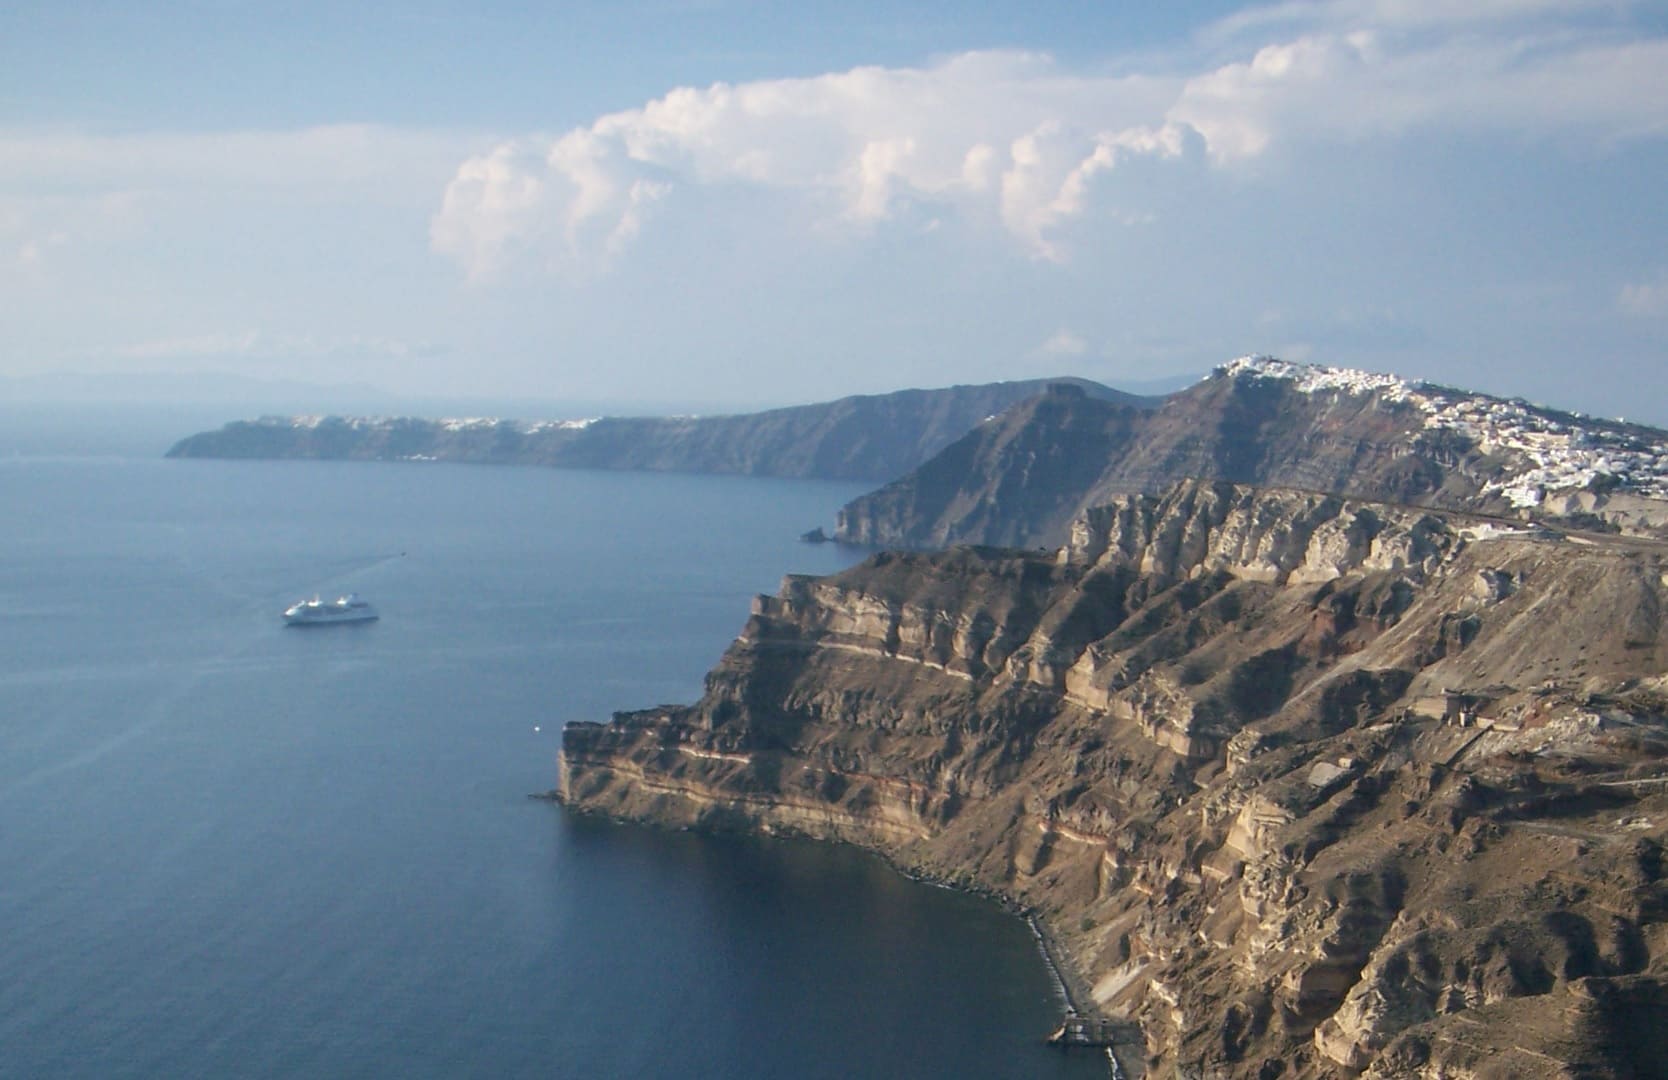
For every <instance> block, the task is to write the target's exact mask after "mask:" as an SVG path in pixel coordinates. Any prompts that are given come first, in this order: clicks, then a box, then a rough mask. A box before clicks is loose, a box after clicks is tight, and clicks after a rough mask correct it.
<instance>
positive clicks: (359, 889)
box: [0, 413, 1108, 1080]
mask: <svg viewBox="0 0 1668 1080" xmlns="http://www.w3.org/2000/svg"><path fill="white" fill-rule="evenodd" d="M4 419H6V418H5V417H4V416H3V415H0V420H4ZM14 419H15V418H14ZM78 423H79V424H81V425H82V426H81V427H79V428H78V427H77V424H78ZM89 423H90V421H88V420H87V418H86V417H80V418H79V419H78V418H77V416H76V415H75V414H73V413H71V414H67V415H65V416H61V417H56V418H55V419H54V420H53V421H52V422H50V423H47V422H44V421H43V422H37V423H35V424H34V425H33V426H30V425H27V424H23V423H21V421H19V422H17V423H13V424H12V425H10V426H9V427H6V430H7V431H9V432H10V433H11V441H10V442H8V441H7V438H6V437H5V436H3V435H0V972H3V973H4V975H3V977H0V1077H7V1078H10V1077H54V1078H57V1077H99V1078H112V1077H448V1078H449V1077H574V1078H613V1077H622V1078H623V1077H632V1078H637V1077H648V1078H658V1077H664V1078H667V1080H671V1078H685V1080H687V1078H731V1077H783V1078H823V1077H826V1078H830V1080H832V1078H854V1077H925V1078H934V1077H945V1078H949V1077H955V1078H959V1080H965V1078H970V1077H971V1078H976V1077H1013V1078H1030V1077H1046V1078H1055V1077H1059V1078H1079V1077H1084V1078H1086V1077H1097V1078H1099V1077H1105V1076H1106V1075H1107V1074H1108V1066H1107V1062H1106V1060H1105V1058H1104V1057H1100V1056H1097V1055H1096V1054H1095V1053H1093V1052H1087V1051H1073V1052H1064V1051H1059V1050H1055V1049H1052V1048H1049V1047H1046V1046H1045V1045H1043V1037H1044V1036H1045V1035H1046V1034H1047V1033H1048V1032H1049V1031H1050V1030H1051V1029H1052V1028H1053V1026H1054V1025H1055V1024H1056V1023H1057V1021H1058V1019H1059V1016H1060V1009H1061V1002H1060V1001H1059V999H1058V998H1057V997H1056V994H1055V991H1054V989H1053V985H1052V982H1051V980H1050V978H1049V975H1048V973H1047V971H1046V969H1045V967H1044V964H1043V961H1042V958H1041V956H1040V954H1039V952H1038V949H1037V945H1036V943H1035V940H1034V939H1033V937H1032V935H1031V932H1030V930H1029V929H1028V927H1027V926H1026V925H1025V924H1024V923H1023V922H1022V921H1020V920H1019V919H1017V918H1016V917H1014V916H1012V915H1010V914H1008V913H1005V912H1003V911H1002V910H1000V909H999V908H997V907H996V906H995V905H994V904H992V903H990V902H989V901H987V900H984V899H981V898H978V897H974V896H969V895H965V894H962V893H959V892H955V891H951V890H947V889H943V888H938V887H934V886H931V885H928V884H924V883H920V882H916V881H912V880H909V879H907V878H906V877H904V876H902V875H900V874H898V873H897V872H895V871H894V870H892V869H891V868H889V867H887V866H886V865H884V864H883V863H881V862H880V861H879V860H877V859H876V858H874V857H872V856H870V855H868V854H866V853H864V852H862V851H859V850H856V849H853V848H849V847H840V846H833V845H823V844H817V843H812V842H808V841H791V840H782V839H765V838H749V837H737V836H707V835H700V834H696V833H690V832H675V831H666V830H658V829H654V828H648V827H643V826H630V825H621V824H616V823H611V822H606V821H602V820H597V819H593V818H586V817H583V816H578V815H575V814H573V813H571V812H569V811H567V810H565V809H564V808H562V807H560V806H557V805H554V804H552V803H550V802H547V801H540V800H536V799H531V798H529V797H528V796H529V795H532V794H535V793H539V792H544V791H547V790H548V789H549V788H551V787H552V786H553V784H554V782H555V770H554V758H555V754H556V750H557V746H558V743H559V739H560V732H561V728H562V725H563V724H564V723H566V722H568V721H572V720H601V719H606V718H607V717H608V716H609V714H610V713H611V712H612V711H614V710H617V709H632V708H641V707H646V706H650V705H655V704H658V703H664V702H678V701H691V700H693V699H694V698H695V697H697V696H698V695H699V694H700V691H701V682H702V676H703V675H704V673H705V672H706V671H707V670H708V669H709V668H710V667H711V666H712V665H713V663H714V662H715V661H716V660H717V659H718V658H719V656H720V655H721V654H722V652H723V650H724V649H725V647H726V646H727V645H728V643H729V642H730V640H731V639H732V638H733V637H734V635H735V634H736V633H737V632H738V631H739V630H740V629H741V626H742V623H743V621H744V619H745V617H746V613H747V605H748V602H749V599H750V598H751V596H752V595H753V594H755V593H758V592H770V591H774V590H775V588H776V586H777V584H778V582H779V580H780V578H781V576H782V575H783V574H784V573H788V572H795V573H819V574H820V573H829V572H832V571H835V570H838V569H840V568H842V567H844V566H846V565H848V564H849V563H851V562H852V561H854V560H855V559H856V558H858V557H859V553H855V552H852V551H849V550H846V549H842V548H839V547H835V546H833V545H821V546H817V545H808V544H803V543H800V542H799V541H798V540H797V536H798V535H799V533H801V532H803V531H804V530H806V529H809V528H811V527H813V526H816V525H819V524H820V525H827V524H828V523H830V522H831V521H832V518H833V515H834V510H835V509H836V508H837V507H838V506H839V505H840V504H841V503H843V502H844V501H845V500H847V499H849V498H850V497H852V496H853V495H855V494H857V493H858V492H859V490H860V489H859V488H858V487H856V486H853V485H842V484H829V483H812V482H787V481H777V480H762V479H749V478H738V477H713V476H683V475H656V474H642V473H614V472H584V471H556V470H545V469H531V468H495V467H480V466H475V467H471V466H454V465H444V464H415V463H413V464H369V463H346V462H238V461H172V460H164V459H163V457H162V450H163V448H164V447H165V446H166V445H167V441H166V440H161V441H157V435H158V430H156V425H152V427H151V428H146V429H143V430H142V431H141V430H140V429H137V428H136V429H135V432H136V433H135V434H134V435H132V436H131V437H125V438H124V437H123V435H122V433H121V431H120V430H113V429H112V426H111V425H116V428H118V429H119V428H120V424H121V423H122V418H121V417H120V416H119V415H117V416H115V417H114V418H112V417H109V416H105V417H100V418H98V419H97V423H96V427H88V426H87V425H88V424H89ZM4 426H5V425H0V427H4ZM190 430H195V429H194V428H187V429H185V430H183V431H176V432H175V434H185V433H187V432H188V431H190ZM348 591H357V592H359V593H360V594H362V595H363V596H364V597H366V598H367V599H369V600H370V601H371V602H373V603H374V604H375V605H377V607H378V608H379V609H380V611H381V613H382V618H381V619H380V620H378V621H376V622H374V623H366V624H355V625H341V626H331V627H313V628H290V627H286V626H284V625H283V623H282V622H281V620H280V619H279V612H280V611H281V610H282V609H283V608H284V607H285V606H286V605H288V604H290V603H291V602H293V601H295V600H297V599H302V598H305V597H310V596H313V595H315V594H317V595H319V596H323V597H326V598H328V597H331V596H334V595H336V594H339V593H344V592H348Z"/></svg>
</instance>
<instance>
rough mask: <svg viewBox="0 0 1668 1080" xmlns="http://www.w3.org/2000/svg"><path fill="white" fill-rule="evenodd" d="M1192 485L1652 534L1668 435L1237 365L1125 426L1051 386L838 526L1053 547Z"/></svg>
mask: <svg viewBox="0 0 1668 1080" xmlns="http://www.w3.org/2000/svg"><path fill="white" fill-rule="evenodd" d="M1194 477H1206V478H1212V479H1222V480H1232V481H1235V482H1238V483H1248V484H1261V485H1269V486H1279V487H1292V488H1303V489H1308V490H1314V491H1336V492H1344V493H1347V494H1350V495H1354V496H1358V497H1361V498H1366V499H1373V500H1379V501H1385V502H1398V503H1411V504H1416V505H1423V506H1432V507H1441V508H1447V509H1457V510H1465V511H1473V512H1483V513H1493V514H1501V515H1506V516H1512V517H1519V518H1523V519H1546V520H1556V521H1561V522H1564V523H1568V524H1577V525H1586V526H1589V527H1599V528H1608V529H1619V530H1622V531H1628V532H1639V533H1655V534H1662V533H1665V532H1668V432H1663V431H1658V430H1656V429H1652V428H1646V427H1641V426H1638V425H1630V424H1624V423H1621V422H1619V421H1607V420H1600V419H1595V418H1592V417H1581V416H1575V415H1572V414H1569V413H1562V412H1557V411H1555V410H1550V409H1545V408H1541V407H1539V406H1533V405H1530V404H1528V403H1526V402H1522V401H1506V400H1502V399H1499V398H1493V397H1489V396H1488V395H1485V394H1475V393H1470V392H1467V391H1462V390H1455V389H1452V388H1448V387H1440V386H1434V385H1430V384H1426V383H1411V382H1407V381H1405V380H1401V379H1397V378H1394V377H1392V376H1386V375H1373V374H1368V373H1365V372H1358V371H1349V370H1344V369H1338V368H1324V367H1315V366H1310V365H1300V364H1286V363H1282V362H1280V361H1278V360H1272V359H1268V358H1263V357H1247V358H1244V359H1241V360H1236V361H1234V362H1233V363H1231V364H1227V365H1225V366H1223V367H1221V368H1218V369H1217V370H1216V371H1215V372H1214V373H1213V374H1212V375H1211V376H1210V377H1209V378H1207V379H1205V380H1203V381H1202V382H1200V383H1198V384H1197V385H1195V386H1193V387H1191V388H1190V389H1188V390H1185V391H1182V392H1180V393H1177V394H1173V395H1171V396H1170V397H1169V398H1167V399H1165V400H1164V402H1163V404H1162V406H1161V407H1159V408H1157V409H1150V410H1135V409H1130V408H1127V407H1124V406H1123V405H1121V404H1120V403H1117V402H1107V401H1101V400H1095V399H1091V398H1089V397H1087V396H1085V395H1081V394H1078V393H1076V392H1075V391H1073V390H1071V389H1070V388H1062V389H1061V390H1060V391H1058V392H1056V393H1055V394H1054V395H1052V398H1051V400H1049V401H1047V402H1046V403H1037V404H1033V405H1031V406H1028V407H1026V408H1020V409H1013V410H1010V411H1008V412H1007V413H1005V414H1003V415H1001V416H998V417H993V418H992V419H990V420H988V421H986V422H985V423H983V424H981V425H979V427H978V428H976V429H975V430H973V431H972V432H970V433H969V434H967V435H966V436H964V437H963V438H962V439H961V440H959V441H957V442H956V443H954V444H952V445H951V446H949V447H948V448H946V449H945V450H944V452H943V453H942V454H940V455H939V456H938V457H937V458H934V459H932V460H930V461H927V462H925V463H924V464H923V465H922V466H921V467H920V468H919V469H917V470H916V471H915V472H913V473H910V474H909V475H907V476H903V477H901V478H899V479H898V480H895V481H894V482H892V483H891V484H888V485H887V486H886V487H883V488H881V489H880V490H879V491H876V492H874V493H871V494H869V495H865V496H863V497H861V498H859V499H857V500H855V501H854V502H852V503H850V504H849V505H847V506H846V507H845V508H844V509H843V510H842V511H841V512H840V520H839V526H838V529H837V536H838V537H839V538H840V539H842V540H847V541H850V542H854V543H863V544H874V545H885V546H896V547H910V548H933V547H941V546H944V545H947V544H956V543H980V544H1017V545H1023V546H1030V545H1033V544H1048V545H1053V544H1058V543H1061V542H1063V541H1064V539H1065V535H1066V530H1067V528H1068V527H1069V526H1070V523H1071V522H1072V520H1073V519H1074V518H1075V517H1076V516H1077V515H1078V514H1080V513H1082V512H1083V511H1084V510H1086V509H1088V508H1089V507H1091V506H1095V505H1098V504H1100V503H1103V502H1105V501H1106V500H1107V499H1109V498H1111V497H1112V496H1114V495H1117V494H1122V493H1127V492H1158V491H1163V490H1166V489H1167V488H1168V487H1169V486H1170V485H1172V484H1175V483H1177V482H1178V481H1181V480H1185V479H1190V478H1194Z"/></svg>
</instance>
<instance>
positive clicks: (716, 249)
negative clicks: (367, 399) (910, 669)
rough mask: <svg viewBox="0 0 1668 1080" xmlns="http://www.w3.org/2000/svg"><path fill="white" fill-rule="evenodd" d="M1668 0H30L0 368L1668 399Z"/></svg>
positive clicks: (762, 400) (12, 67) (776, 385)
mask: <svg viewBox="0 0 1668 1080" xmlns="http://www.w3.org/2000/svg"><path fill="white" fill-rule="evenodd" d="M1664 177H1668V6H1664V5H1662V4H1660V3H1630V2H1628V0H1604V2H1587V0H1475V2H1472V3H1468V4H1464V5H1459V4H1452V3H1447V2H1439V0H1316V2H1310V0H1286V2H1282V3H1276V4H1272V5H1243V4H1227V3H1202V4H1192V5H1164V6H1162V8H1160V6H1159V5H1113V4H1091V3H1056V4H1046V3H1032V4H1024V5H1011V6H1005V7H1003V6H989V5H985V6H980V8H979V9H978V10H977V11H973V10H962V9H960V8H958V7H956V6H951V5H937V4H914V5H900V4H886V5H879V4H863V3H845V4H821V3H811V4H795V5H772V4H763V3H729V2H725V0H704V2H703V0H689V2H670V0H669V2H664V3H654V4H620V3H615V4H569V5H562V6H556V5H536V4H491V3H485V4H469V5H464V4H459V3H452V2H449V0H447V2H438V0H437V2H430V3H405V4H380V3H378V4H358V5H326V4H289V5H273V4H253V3H241V2H230V0H217V2H200V3H177V4H166V5H151V6H149V7H148V8H142V7H140V6H138V5H129V4H114V3H111V4H92V3H74V2H70V3H57V4H51V5H47V4H27V3H26V4H22V5H17V4H14V5H10V6H8V7H7V8H6V9H5V10H4V11H0V374H10V375H29V374H40V373H48V372H61V371H74V372H123V373H127V372H187V373H189V372H217V373H234V374H242V375H248V376H253V377H257V378H270V379H300V380H306V381H312V382H319V383H360V382H363V383H371V384H374V385H376V386H378V387H382V388H384V389H386V390H388V391H390V392H392V393H398V394H402V395H435V396H444V397H450V398H460V397H469V396H476V397H482V398H492V399H495V400H500V401H502V400H504V399H506V398H509V399H514V398H517V397H524V398H528V399H538V400H539V401H541V402H542V401H549V400H558V401H559V400H571V401H589V402H594V401H606V402H611V403H617V404H619V405H621V406H630V405H631V404H633V403H641V404H642V405H643V406H644V407H660V406H665V405H669V404H671V405H676V404H688V405H690V406H694V407H701V408H714V407H752V406H756V405H768V404H780V403H789V402H796V401H807V400H817V399H823V398H828V397H833V396H838V395H840V394H844V393H856V392H876V391H883V390H888V389H895V388H899V387H903V386H910V385H916V386H932V385H946V384H949V383H954V382H975V381H987V380H994V379H1001V378H1014V377H1031V376H1037V375H1047V374H1059V373H1073V374H1081V375H1085V376H1088V377H1090V378H1096V379H1100V380H1102V381H1106V382H1109V383H1112V384H1114V385H1116V384H1120V383H1122V384H1130V383H1136V382H1141V381H1145V380H1150V379H1156V378H1162V377H1165V376H1169V375H1174V374H1177V373H1183V372H1198V371H1203V370H1205V369H1208V368H1209V367H1210V366H1211V365H1213V364H1216V363H1220V362H1223V361H1225V360H1227V359H1230V358H1232V357H1233V356H1236V355H1239V354H1242V353H1246V352H1254V351H1257V352H1273V353H1276V354H1279V355H1282V356H1284V357H1286V358H1288V359H1297V360H1313V361H1317V362H1324V363H1331V364H1340V365H1346V366H1354V367H1365V368H1370V369H1375V370H1387V371H1395V372H1399V373H1401V374H1405V375H1410V376H1416V377H1424V378H1431V379H1436V380H1438V381H1443V382H1449V383H1455V384H1459V385H1465V386H1470V387H1475V388H1478V389H1484V390H1489V391H1494V392H1498V393H1502V394H1508V395H1523V396H1527V397H1530V398H1532V399H1535V400H1542V401H1547V402H1550V403H1555V404H1560V405H1565V406H1568V407H1572V408H1579V409H1585V410H1589V411H1595V412H1600V413H1604V414H1609V415H1629V416H1633V417H1636V418H1640V419H1649V420H1654V421H1656V422H1660V423H1668V200H1665V199H1664V198H1663V196H1662V189H1663V187H1664V184H1663V178H1664Z"/></svg>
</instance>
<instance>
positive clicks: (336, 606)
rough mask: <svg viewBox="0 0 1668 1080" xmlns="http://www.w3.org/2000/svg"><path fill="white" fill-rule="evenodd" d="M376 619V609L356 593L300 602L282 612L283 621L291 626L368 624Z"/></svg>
mask: <svg viewBox="0 0 1668 1080" xmlns="http://www.w3.org/2000/svg"><path fill="white" fill-rule="evenodd" d="M376 617H377V613H376V608H374V607H372V606H371V605H370V603H369V602H367V601H365V600H361V599H360V598H359V594H358V593H348V594H347V595H346V596H339V597H337V598H336V599H334V600H320V599H319V598H318V597H316V596H315V597H313V598H312V599H311V600H301V601H298V602H296V603H294V604H291V605H290V606H289V607H288V608H287V609H285V611H284V621H285V622H286V623H288V624H290V625H291V626H316V625H319V624H322V623H341V622H368V621H369V620H371V619H374V618H376Z"/></svg>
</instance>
